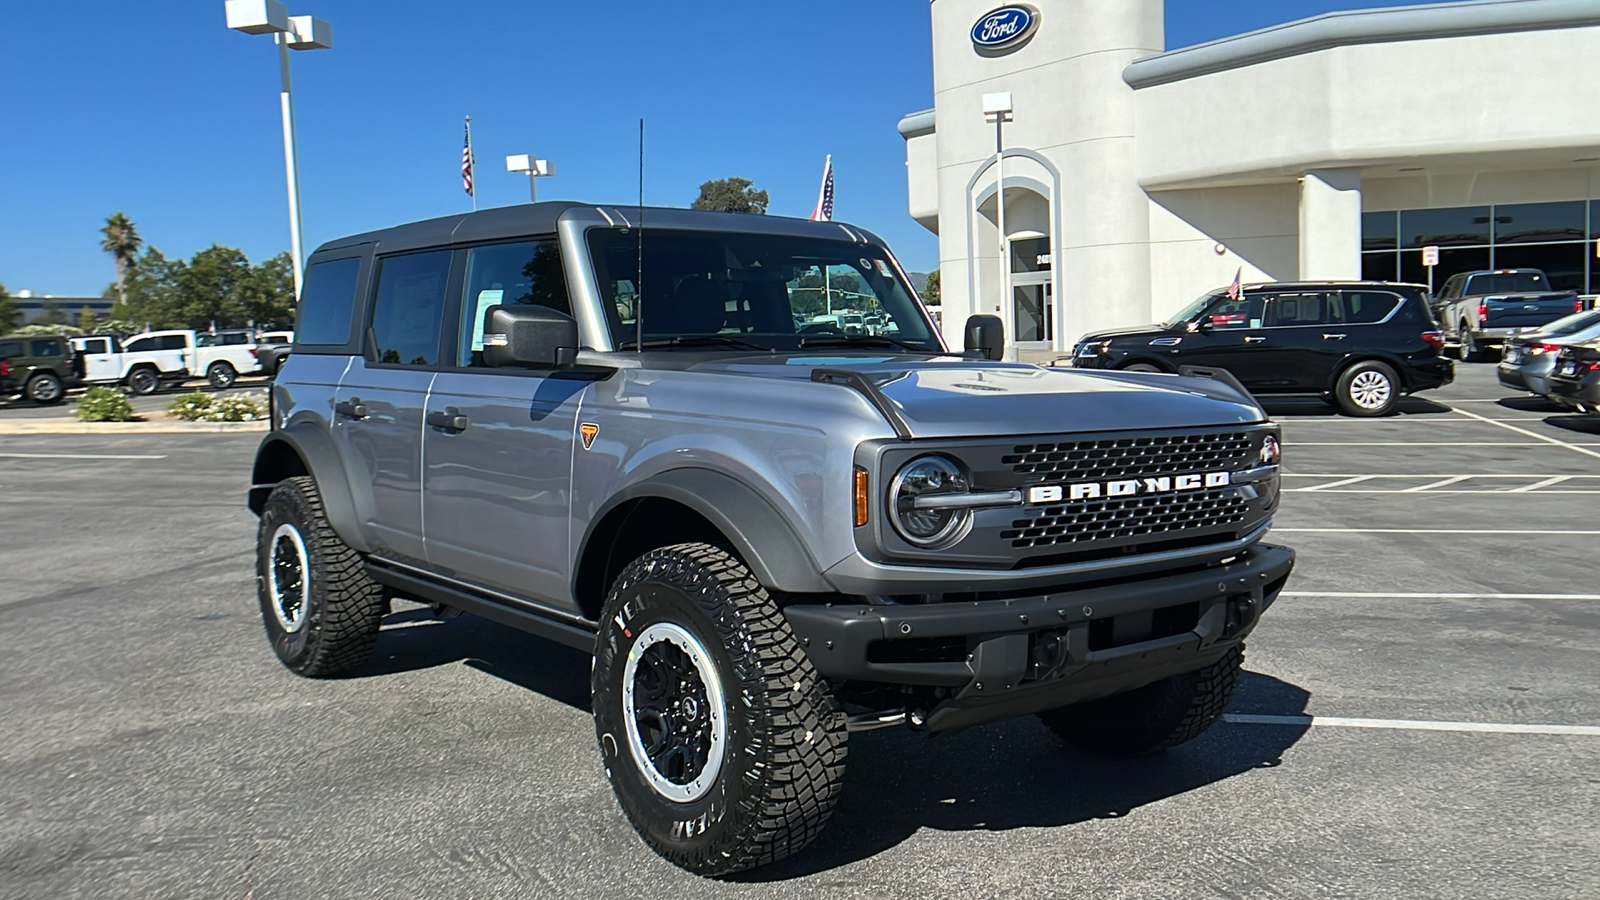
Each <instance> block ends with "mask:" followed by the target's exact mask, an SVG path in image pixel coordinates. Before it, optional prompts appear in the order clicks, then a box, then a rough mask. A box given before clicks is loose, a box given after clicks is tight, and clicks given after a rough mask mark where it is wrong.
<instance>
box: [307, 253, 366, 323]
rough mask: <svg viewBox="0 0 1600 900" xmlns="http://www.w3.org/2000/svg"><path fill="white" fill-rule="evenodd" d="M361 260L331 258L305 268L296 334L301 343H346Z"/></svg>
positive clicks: (355, 258)
mask: <svg viewBox="0 0 1600 900" xmlns="http://www.w3.org/2000/svg"><path fill="white" fill-rule="evenodd" d="M360 274H361V260H360V259H359V258H357V257H354V256H352V257H349V258H348V259H330V260H326V261H324V262H319V263H316V264H315V265H313V266H312V267H311V268H309V269H307V270H306V285H305V288H304V289H303V290H302V291H301V293H300V318H299V320H298V321H297V322H296V324H295V334H296V335H297V336H298V337H299V339H300V343H302V344H348V343H349V342H350V318H351V315H352V312H353V310H354V309H355V305H356V277H357V276H358V275H360Z"/></svg>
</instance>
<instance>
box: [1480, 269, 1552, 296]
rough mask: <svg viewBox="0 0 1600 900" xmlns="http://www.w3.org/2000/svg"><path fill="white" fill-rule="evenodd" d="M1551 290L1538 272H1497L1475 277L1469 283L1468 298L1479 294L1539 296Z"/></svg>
mask: <svg viewBox="0 0 1600 900" xmlns="http://www.w3.org/2000/svg"><path fill="white" fill-rule="evenodd" d="M1548 290H1550V285H1548V284H1546V283H1545V280H1544V276H1542V275H1540V274H1539V273H1537V272H1496V273H1494V274H1493V275H1474V276H1472V277H1471V278H1470V279H1468V282H1467V290H1466V293H1467V295H1468V296H1476V295H1478V294H1538V293H1543V292H1544V291H1548Z"/></svg>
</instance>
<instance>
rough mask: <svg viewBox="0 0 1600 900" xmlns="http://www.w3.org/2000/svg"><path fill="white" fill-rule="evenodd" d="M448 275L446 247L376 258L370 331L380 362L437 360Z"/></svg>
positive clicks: (433, 362)
mask: <svg viewBox="0 0 1600 900" xmlns="http://www.w3.org/2000/svg"><path fill="white" fill-rule="evenodd" d="M449 277H450V251H448V250H435V251H433V252H431V253H413V254H410V255H407V256H391V257H388V258H387V259H384V260H382V261H381V262H380V263H379V267H378V295H377V297H376V299H374V301H373V304H372V336H373V340H374V341H375V347H374V349H375V350H376V351H377V356H378V361H379V362H381V363H391V364H392V363H399V364H401V365H407V366H431V365H436V364H438V362H439V328H440V321H441V320H442V319H443V317H444V290H445V282H446V281H447V280H448V279H449Z"/></svg>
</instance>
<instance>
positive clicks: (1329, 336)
mask: <svg viewBox="0 0 1600 900" xmlns="http://www.w3.org/2000/svg"><path fill="white" fill-rule="evenodd" d="M1344 338H1345V336H1344V335H1342V334H1323V336H1322V339H1323V340H1325V341H1342V340H1344Z"/></svg>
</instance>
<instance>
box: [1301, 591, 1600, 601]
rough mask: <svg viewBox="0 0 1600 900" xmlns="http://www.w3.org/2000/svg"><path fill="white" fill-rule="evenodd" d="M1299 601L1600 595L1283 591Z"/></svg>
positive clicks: (1588, 597)
mask: <svg viewBox="0 0 1600 900" xmlns="http://www.w3.org/2000/svg"><path fill="white" fill-rule="evenodd" d="M1278 596H1280V597H1296V598H1299V599H1301V600H1585V601H1587V600H1600V594H1401V593H1396V592H1394V591H1284V592H1283V593H1282V594H1279V595H1278Z"/></svg>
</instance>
